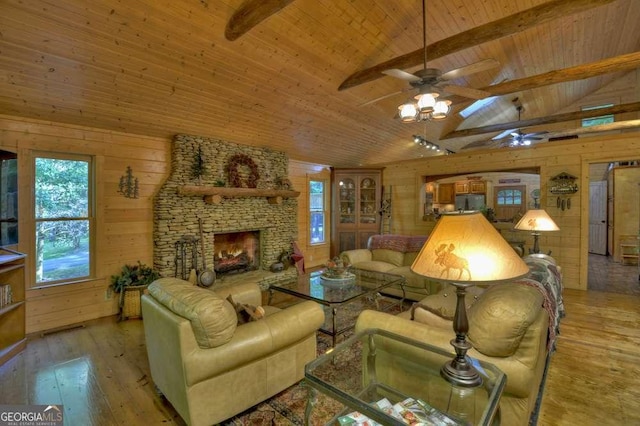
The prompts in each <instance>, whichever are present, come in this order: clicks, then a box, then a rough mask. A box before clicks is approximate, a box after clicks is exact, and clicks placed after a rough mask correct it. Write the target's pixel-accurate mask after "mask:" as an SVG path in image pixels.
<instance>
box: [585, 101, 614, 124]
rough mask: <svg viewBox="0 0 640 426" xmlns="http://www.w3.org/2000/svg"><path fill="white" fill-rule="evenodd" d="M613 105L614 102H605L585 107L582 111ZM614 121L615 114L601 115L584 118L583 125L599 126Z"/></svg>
mask: <svg viewBox="0 0 640 426" xmlns="http://www.w3.org/2000/svg"><path fill="white" fill-rule="evenodd" d="M612 106H613V104H605V105H598V106H591V107H583V108H582V111H590V110H594V109H600V108H609V107H612ZM614 121H615V120H614V118H613V114H607V115H601V116H599V117H592V118H583V119H582V127H589V126H598V125H600V124H609V123H613V122H614Z"/></svg>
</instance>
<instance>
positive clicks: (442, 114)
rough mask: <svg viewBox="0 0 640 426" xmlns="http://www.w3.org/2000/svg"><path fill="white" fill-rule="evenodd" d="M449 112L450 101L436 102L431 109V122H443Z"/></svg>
mask: <svg viewBox="0 0 640 426" xmlns="http://www.w3.org/2000/svg"><path fill="white" fill-rule="evenodd" d="M449 111H451V101H450V100H448V99H444V100H441V101H438V102H436V104H435V106H434V107H433V112H432V113H431V118H432V119H433V120H444V119H445V118H447V115H449Z"/></svg>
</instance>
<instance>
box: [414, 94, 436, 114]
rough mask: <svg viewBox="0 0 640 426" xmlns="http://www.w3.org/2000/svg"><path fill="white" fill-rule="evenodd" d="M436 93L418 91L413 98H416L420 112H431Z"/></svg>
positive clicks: (434, 103)
mask: <svg viewBox="0 0 640 426" xmlns="http://www.w3.org/2000/svg"><path fill="white" fill-rule="evenodd" d="M437 97H438V94H437V93H418V94H417V95H416V96H415V98H416V99H417V100H418V109H419V110H420V112H431V111H433V108H434V107H435V105H436V98H437Z"/></svg>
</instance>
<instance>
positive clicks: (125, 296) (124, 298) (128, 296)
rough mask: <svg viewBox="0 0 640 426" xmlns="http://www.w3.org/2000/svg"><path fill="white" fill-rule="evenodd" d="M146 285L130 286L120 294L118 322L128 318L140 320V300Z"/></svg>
mask: <svg viewBox="0 0 640 426" xmlns="http://www.w3.org/2000/svg"><path fill="white" fill-rule="evenodd" d="M146 288H147V285H132V286H127V287H124V288H123V291H121V292H120V302H119V306H120V318H119V320H120V321H124V320H126V319H129V318H142V305H141V298H142V295H143V294H144V291H145V290H146Z"/></svg>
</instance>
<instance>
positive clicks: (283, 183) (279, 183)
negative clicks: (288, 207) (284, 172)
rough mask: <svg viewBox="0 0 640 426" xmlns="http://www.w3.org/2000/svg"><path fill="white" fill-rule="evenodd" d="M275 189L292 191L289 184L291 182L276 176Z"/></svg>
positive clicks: (291, 186)
mask: <svg viewBox="0 0 640 426" xmlns="http://www.w3.org/2000/svg"><path fill="white" fill-rule="evenodd" d="M276 188H277V189H283V190H285V191H292V190H293V185H292V184H291V181H290V180H289V179H288V178H286V177H284V176H278V177H277V178H276Z"/></svg>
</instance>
